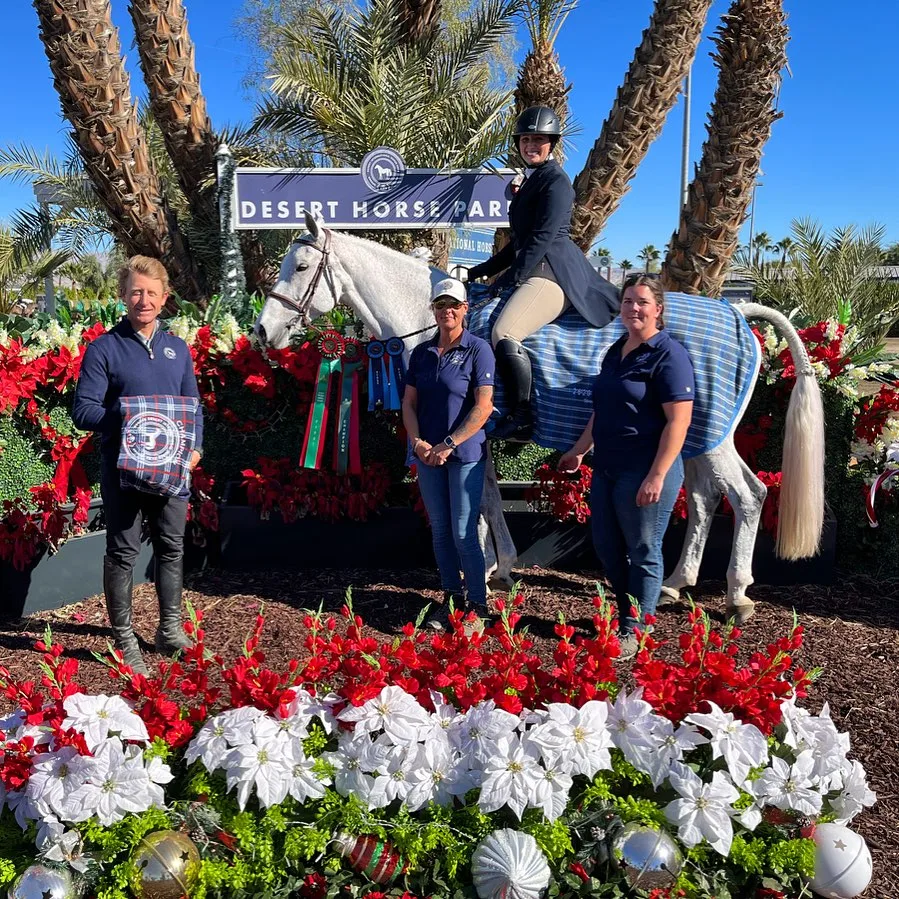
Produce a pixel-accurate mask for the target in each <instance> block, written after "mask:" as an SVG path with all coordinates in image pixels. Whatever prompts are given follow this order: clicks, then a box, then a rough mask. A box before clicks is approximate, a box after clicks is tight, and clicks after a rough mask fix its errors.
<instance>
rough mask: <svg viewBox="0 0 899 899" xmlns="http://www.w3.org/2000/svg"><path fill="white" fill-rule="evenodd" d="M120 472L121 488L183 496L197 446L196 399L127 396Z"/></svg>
mask: <svg viewBox="0 0 899 899" xmlns="http://www.w3.org/2000/svg"><path fill="white" fill-rule="evenodd" d="M121 403H122V444H121V448H120V449H119V458H118V463H117V465H118V469H119V480H120V483H121V485H122V487H125V488H126V489H127V488H130V489H132V490H141V491H143V492H144V493H156V494H161V495H164V496H179V495H184V494H186V493H187V492H188V489H189V485H190V457H191V453H192V452H193V449H194V446H195V445H196V442H197V430H196V429H197V408H198V407H199V405H200V401H199V400H198V399H197V398H196V397H195V396H123V397H122V398H121Z"/></svg>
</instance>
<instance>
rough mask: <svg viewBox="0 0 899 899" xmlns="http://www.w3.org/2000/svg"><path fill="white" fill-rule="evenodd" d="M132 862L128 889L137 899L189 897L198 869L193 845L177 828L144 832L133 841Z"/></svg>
mask: <svg viewBox="0 0 899 899" xmlns="http://www.w3.org/2000/svg"><path fill="white" fill-rule="evenodd" d="M132 861H133V862H134V877H133V880H132V884H131V890H132V892H133V893H134V895H135V896H137V897H138V899H181V897H182V896H187V897H189V896H190V892H191V890H192V889H193V887H194V885H195V884H196V882H197V875H198V874H199V871H200V853H199V852H197V847H196V846H195V845H194V844H193V841H192V840H191V839H190V837H188V836H185V835H184V834H183V833H179V832H178V831H177V830H159V831H156V833H150V834H147V836H145V837H144V838H143V839H142V840H141V841H140V843H138V844H137V849H135V851H134V856H133V858H132Z"/></svg>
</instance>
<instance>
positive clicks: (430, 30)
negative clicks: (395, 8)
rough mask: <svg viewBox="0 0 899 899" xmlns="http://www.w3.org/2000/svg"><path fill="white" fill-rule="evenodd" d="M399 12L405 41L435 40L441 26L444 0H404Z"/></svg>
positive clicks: (410, 42)
mask: <svg viewBox="0 0 899 899" xmlns="http://www.w3.org/2000/svg"><path fill="white" fill-rule="evenodd" d="M399 14H400V27H401V28H402V30H403V42H404V43H407V44H415V43H418V42H419V41H429V40H433V38H435V37H436V36H437V32H438V30H439V28H440V17H441V15H442V14H443V0H402V2H401V3H400V4H399Z"/></svg>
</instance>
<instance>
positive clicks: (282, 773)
mask: <svg viewBox="0 0 899 899" xmlns="http://www.w3.org/2000/svg"><path fill="white" fill-rule="evenodd" d="M256 723H258V722H254V725H255V724H256ZM225 771H226V775H225V779H226V782H227V785H228V789H229V790H231V789H234V788H235V787H236V788H237V804H238V805H239V806H240V809H241V811H243V810H244V809H245V808H246V806H247V802H248V800H249V798H250V791H251V790H253V789H254V788H255V790H256V796H257V798H258V799H259V804H260V805H261V806H263V807H264V808H269V807H271V806H273V805H277V804H278V803H279V802H283V801H284V798H285V797H286V796H287V789H288V779H289V778H290V776H291V764H290V761H289V759H288V757H287V753H286V747H285V745H284V743H282V742H281V741H279V740H278V737H277V728H275V730H274V732H273V733H272V732H270V733H268V734H267V735H266V734H259V735H257V737H256V739H255V740H254V742H252V743H242V744H241V745H240V746H235V747H234V749H232V750H231V752H229V753H228V756H227V758H226V759H225Z"/></svg>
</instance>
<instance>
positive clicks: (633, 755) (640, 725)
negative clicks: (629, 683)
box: [608, 688, 656, 767]
mask: <svg viewBox="0 0 899 899" xmlns="http://www.w3.org/2000/svg"><path fill="white" fill-rule="evenodd" d="M655 717H656V716H655V715H654V714H653V711H652V706H651V705H650V704H649V703H648V702H646V700H645V699H643V690H642V688H641V689H638V690H635V691H634V692H633V693H628V692H627V691H625V690H622V691H621V692H620V693H619V694H618V696H617V697H616V698H615V702H614V703H613V704H612V705H611V706H610V707H609V719H608V728H609V734H610V735H611V737H612V742H613V743H614V744H615V746H617V747H618V748H619V749H620V750H621V751H622V752H623V753H624V757H625V758H626V759H627V760H628V761H629V762H630V763H631V764H632V765H635V766H636V767H643V766H644V765H645V754H646V753H647V752H648V751H650V749H651V746H652V743H651V741H650V733H651V732H652V725H653V723H654V719H655Z"/></svg>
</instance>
